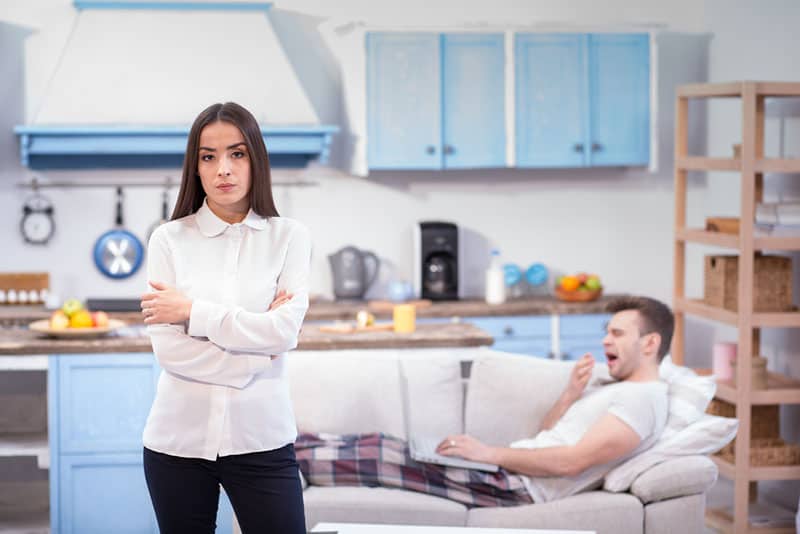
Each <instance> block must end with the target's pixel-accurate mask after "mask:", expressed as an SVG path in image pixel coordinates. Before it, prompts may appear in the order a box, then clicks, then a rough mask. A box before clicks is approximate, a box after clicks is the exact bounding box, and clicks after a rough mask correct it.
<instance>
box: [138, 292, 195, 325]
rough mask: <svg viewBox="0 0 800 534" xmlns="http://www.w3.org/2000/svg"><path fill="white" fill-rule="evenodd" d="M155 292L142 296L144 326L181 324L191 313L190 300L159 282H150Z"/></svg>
mask: <svg viewBox="0 0 800 534" xmlns="http://www.w3.org/2000/svg"><path fill="white" fill-rule="evenodd" d="M150 285H151V286H152V287H153V289H155V290H156V291H155V292H152V293H145V294H144V295H142V315H144V322H145V324H163V323H169V324H174V323H181V322H183V321H188V320H189V317H190V315H191V313H192V300H191V299H189V298H187V297H186V296H185V295H184V294H183V293H181V292H180V291H178V290H177V289H175V288H174V287H170V286H168V285H167V284H163V283H161V282H150Z"/></svg>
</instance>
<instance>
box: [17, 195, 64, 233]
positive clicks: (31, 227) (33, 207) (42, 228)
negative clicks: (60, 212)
mask: <svg viewBox="0 0 800 534" xmlns="http://www.w3.org/2000/svg"><path fill="white" fill-rule="evenodd" d="M19 230H20V232H21V233H22V238H23V239H25V242H26V243H30V244H31V245H44V244H46V243H47V242H48V241H50V238H51V237H53V234H54V233H55V231H56V223H55V220H54V219H53V204H52V203H51V202H50V199H48V198H47V197H46V196H44V195H42V194H41V193H39V191H38V190H37V188H36V184H35V182H34V186H33V195H31V196H30V197H29V198H28V199H26V200H25V203H24V204H23V205H22V220H21V221H20V223H19Z"/></svg>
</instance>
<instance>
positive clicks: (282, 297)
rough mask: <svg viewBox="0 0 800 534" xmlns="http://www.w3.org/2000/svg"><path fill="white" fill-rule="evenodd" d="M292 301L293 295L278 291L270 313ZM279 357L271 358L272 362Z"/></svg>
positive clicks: (274, 355) (273, 356) (272, 356)
mask: <svg viewBox="0 0 800 534" xmlns="http://www.w3.org/2000/svg"><path fill="white" fill-rule="evenodd" d="M290 300H292V294H291V293H289V292H288V291H286V290H285V289H281V290H280V291H278V293H277V294H276V295H275V298H274V299H273V300H272V302H271V303H270V305H269V311H272V310H274V309H275V308H277V307H279V306H281V305H282V304H286V303H287V302H289V301H290ZM277 357H278V355H277V354H273V355H271V356H270V357H269V358H270V359H271V360H274V359H275V358H277Z"/></svg>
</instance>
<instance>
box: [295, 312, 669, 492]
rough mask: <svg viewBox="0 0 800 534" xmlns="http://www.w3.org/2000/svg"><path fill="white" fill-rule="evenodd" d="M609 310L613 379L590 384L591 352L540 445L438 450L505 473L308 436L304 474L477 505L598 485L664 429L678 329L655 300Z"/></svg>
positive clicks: (380, 443) (378, 437)
mask: <svg viewBox="0 0 800 534" xmlns="http://www.w3.org/2000/svg"><path fill="white" fill-rule="evenodd" d="M607 310H608V311H609V312H611V313H613V314H614V315H613V316H612V318H611V320H610V321H609V324H608V328H607V333H606V336H605V338H604V339H603V346H604V349H605V352H606V359H607V362H608V368H609V374H610V375H611V377H612V378H613V379H614V380H612V381H610V382H608V383H604V384H600V385H597V386H595V385H593V386H590V387H587V386H588V384H589V379H590V377H591V376H592V369H593V366H594V359H593V358H592V356H591V355H589V354H587V355H584V357H583V358H581V359H580V360H579V361H578V362H577V363H576V364H575V366H574V368H573V370H572V372H571V375H570V379H569V382H568V384H567V386H566V388H565V389H564V391H563V393H562V394H561V396H560V398H559V399H558V401H557V402H556V403H555V405H554V406H553V407H552V408H551V409H550V411H549V412H548V414H547V415H546V417H545V418H544V421H543V424H542V429H541V431H540V432H539V433H538V434H537V435H536V436H535V437H534V438H533V439H525V440H521V441H517V442H514V443H512V444H511V445H510V447H492V446H488V445H486V444H484V443H481V442H480V441H478V440H477V439H475V438H473V437H471V436H467V435H454V436H448V437H447V438H445V439H444V440H443V441H442V442H441V444H440V445H439V447H438V449H437V452H439V453H440V454H442V455H446V456H459V457H463V458H466V459H468V460H475V461H479V462H485V463H491V464H495V465H499V466H500V467H501V469H500V471H499V472H497V473H488V472H479V471H474V470H466V469H460V468H453V467H442V466H439V465H434V464H427V463H420V462H416V461H414V460H413V459H411V457H410V455H409V453H408V447H407V446H406V444H405V442H404V441H402V440H399V439H397V438H393V437H391V436H386V435H383V434H362V435H352V436H340V437H337V438H336V439H332V440H330V439H321V438H320V436H314V435H308V434H301V435H300V436H299V437H298V440H297V443H296V444H295V448H296V451H297V459H298V462H299V464H300V468H301V470H302V472H303V474H304V475H305V477H306V478H308V479H309V480H310V481H311V482H312V483H315V484H320V485H368V486H376V485H380V486H389V487H401V488H404V489H411V490H416V491H422V492H426V493H430V494H434V495H439V496H442V497H446V498H450V499H453V500H456V501H459V502H462V503H464V504H467V505H469V506H508V505H513V504H523V503H530V502H547V501H551V500H553V499H558V498H563V497H567V496H569V495H573V494H575V493H578V492H580V491H584V490H589V489H592V488H595V487H597V486H598V485H599V484H600V483H601V482H602V479H603V477H604V476H605V474H606V473H608V472H609V471H610V470H611V469H612V468H614V467H615V466H616V465H619V464H620V463H622V462H624V461H625V460H627V459H628V458H630V457H632V456H634V455H636V454H638V453H640V452H642V451H644V450H645V449H647V448H648V447H650V446H651V445H652V444H653V443H654V442H655V441H656V439H657V438H658V436H659V435H660V433H661V431H662V430H663V428H664V425H665V422H666V419H667V412H668V401H667V385H666V384H665V383H664V382H661V381H660V380H659V363H660V362H661V360H662V359H663V357H664V356H665V355H666V353H667V352H668V351H669V347H670V342H671V340H672V333H673V328H674V317H673V315H672V312H671V311H670V310H669V308H668V307H667V306H666V305H664V304H663V303H661V302H659V301H657V300H654V299H651V298H646V297H622V298H619V299H615V300H614V301H612V302H611V303H609V305H608V307H607ZM534 393H535V392H534Z"/></svg>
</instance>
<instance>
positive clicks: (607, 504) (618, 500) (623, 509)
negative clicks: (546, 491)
mask: <svg viewBox="0 0 800 534" xmlns="http://www.w3.org/2000/svg"><path fill="white" fill-rule="evenodd" d="M467 525H468V526H470V527H496V528H541V529H568V530H593V531H595V532H596V533H597V534H619V533H620V532H624V533H625V534H640V533H642V532H643V530H642V529H643V526H644V510H643V505H642V503H641V501H640V500H639V499H637V498H636V497H634V496H633V495H630V494H612V493H608V492H604V491H592V492H588V493H579V494H577V495H573V496H571V497H567V498H565V499H559V500H556V501H552V502H548V503H540V504H526V505H523V506H514V507H511V508H473V509H471V510H470V511H469V514H468V516H467ZM674 532H683V531H678V530H676V531H674ZM648 534H649V533H648Z"/></svg>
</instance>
